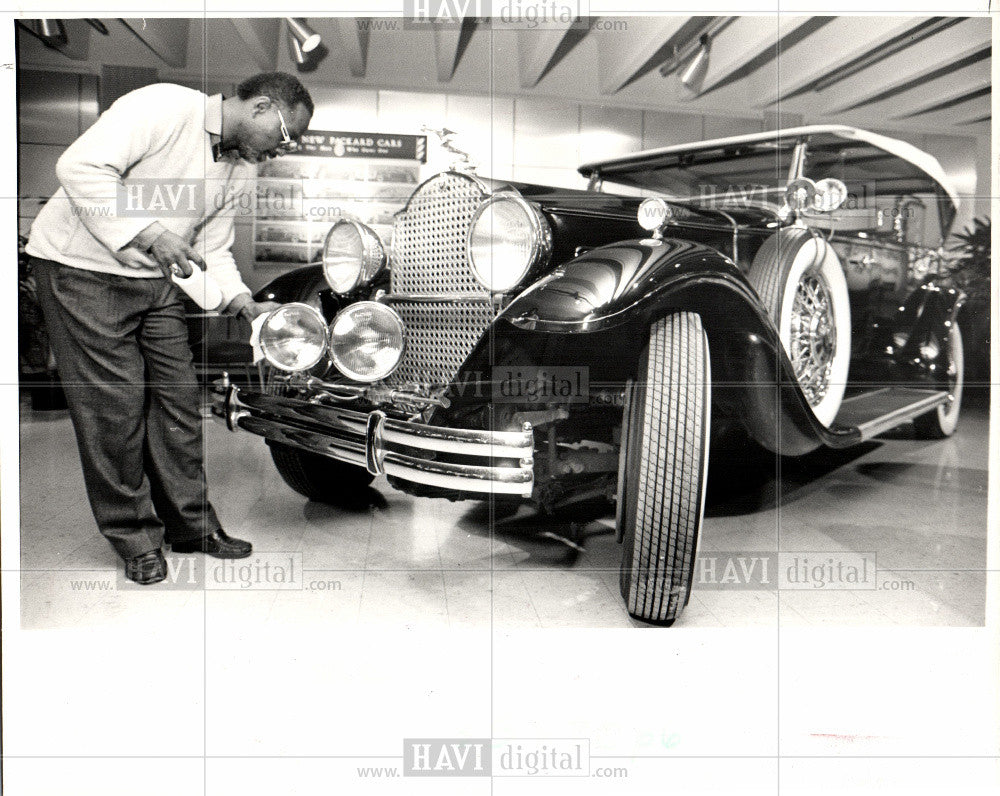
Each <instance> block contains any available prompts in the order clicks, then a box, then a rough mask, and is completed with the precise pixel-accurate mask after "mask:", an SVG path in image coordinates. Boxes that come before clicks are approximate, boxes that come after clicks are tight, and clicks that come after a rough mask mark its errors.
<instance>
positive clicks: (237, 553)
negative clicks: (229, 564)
mask: <svg viewBox="0 0 1000 796" xmlns="http://www.w3.org/2000/svg"><path fill="white" fill-rule="evenodd" d="M170 549H171V550H173V551H174V552H175V553H206V554H208V555H210V556H214V557H215V558H246V557H247V556H248V555H250V554H251V553H252V552H253V545H252V544H250V542H244V541H243V540H242V539H233V538H232V537H231V536H227V535H226V532H225V531H224V530H222V529H221V528H220V529H219V530H217V531H215V532H214V533H210V534H209V535H208V536H203V537H201V539H187V540H184V541H180V542H171V543H170Z"/></svg>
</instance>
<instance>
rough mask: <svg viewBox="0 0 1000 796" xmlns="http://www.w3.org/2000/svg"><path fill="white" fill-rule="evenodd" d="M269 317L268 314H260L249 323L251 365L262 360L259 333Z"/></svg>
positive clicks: (262, 351) (262, 350) (262, 353)
mask: <svg viewBox="0 0 1000 796" xmlns="http://www.w3.org/2000/svg"><path fill="white" fill-rule="evenodd" d="M270 316H271V313H270V312H262V313H261V314H260V315H258V316H257V317H256V318H254V319H253V320H252V321H250V348H251V349H252V351H253V364H255V365H256V364H257V363H258V362H260V361H261V360H262V359H263V358H264V349H263V348H261V346H260V332H261V330H262V329H263V328H264V324H265V323H266V322H267V319H268V318H269V317H270Z"/></svg>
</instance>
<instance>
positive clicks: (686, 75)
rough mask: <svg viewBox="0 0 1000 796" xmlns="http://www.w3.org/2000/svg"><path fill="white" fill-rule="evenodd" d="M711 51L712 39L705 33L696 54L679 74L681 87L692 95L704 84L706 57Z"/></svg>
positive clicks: (706, 68)
mask: <svg viewBox="0 0 1000 796" xmlns="http://www.w3.org/2000/svg"><path fill="white" fill-rule="evenodd" d="M711 49H712V39H711V38H709V35H708V34H707V33H703V34H702V36H701V44H700V45H699V47H698V52H697V53H696V54H695V56H694V58H692V59H691V61H690V62H689V63H688V65H687V66H686V67H684V71H683V72H681V85H682V86H684V88H686V89H687V90H688V91H690V92H692V93H694V94H697V93H698V92H699V91H701V87H702V84H703V83H704V82H705V75H707V74H708V55H709V52H710V51H711Z"/></svg>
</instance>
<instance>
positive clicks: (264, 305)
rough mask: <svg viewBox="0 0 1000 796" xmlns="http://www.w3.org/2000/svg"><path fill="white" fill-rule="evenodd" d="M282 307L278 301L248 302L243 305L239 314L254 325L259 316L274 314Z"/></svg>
mask: <svg viewBox="0 0 1000 796" xmlns="http://www.w3.org/2000/svg"><path fill="white" fill-rule="evenodd" d="M280 306H281V305H280V304H279V303H278V302H276V301H248V302H247V303H246V304H244V305H243V307H242V308H241V309H240V311H239V313H238V314H239V316H240V317H241V318H243V320H245V321H248V322H251V323H252V322H253V320H254V319H255V318H256V317H257V316H258V315H263V314H264V313H267V312H272V311H273V310H276V309H278V307H280Z"/></svg>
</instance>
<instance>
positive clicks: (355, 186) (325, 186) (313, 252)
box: [253, 130, 427, 269]
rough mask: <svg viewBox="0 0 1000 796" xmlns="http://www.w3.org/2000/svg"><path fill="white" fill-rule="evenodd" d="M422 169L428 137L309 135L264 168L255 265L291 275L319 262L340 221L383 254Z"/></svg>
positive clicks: (259, 176) (255, 229) (257, 210)
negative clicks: (357, 225) (370, 238)
mask: <svg viewBox="0 0 1000 796" xmlns="http://www.w3.org/2000/svg"><path fill="white" fill-rule="evenodd" d="M426 162H427V137H426V136H423V135H399V134H393V133H348V132H331V131H325V130H308V131H307V132H306V133H305V134H303V136H302V143H301V146H300V147H299V148H298V149H296V150H295V151H294V152H292V153H290V154H288V155H285V156H283V157H280V158H275V159H274V160H268V161H265V162H264V163H261V164H260V166H259V167H258V170H257V195H256V205H255V208H254V224H253V243H254V247H253V248H254V260H255V261H256V265H257V267H260V268H272V269H273V268H288V267H290V266H299V265H305V264H306V263H314V262H317V261H318V260H319V259H320V256H321V251H322V248H323V241H324V240H325V238H326V233H327V232H328V231H329V230H330V227H331V226H333V224H334V223H335V222H336V221H337V220H338V219H340V218H353V219H356V220H358V221H360V222H362V223H363V224H367V225H368V226H369V227H371V228H372V230H374V232H375V234H376V235H378V236H379V238H381V240H382V242H383V244H384V245H385V246H387V247H388V245H389V241H390V240H391V238H392V224H393V219H394V216H395V214H396V213H397V212H398V211H399V210H401V209H402V208H403V206H404V205H405V204H406V200H407V199H408V198H409V196H410V194H411V193H413V189H414V188H416V186H417V184H418V182H419V179H420V166H421V164H422V163H426Z"/></svg>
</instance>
